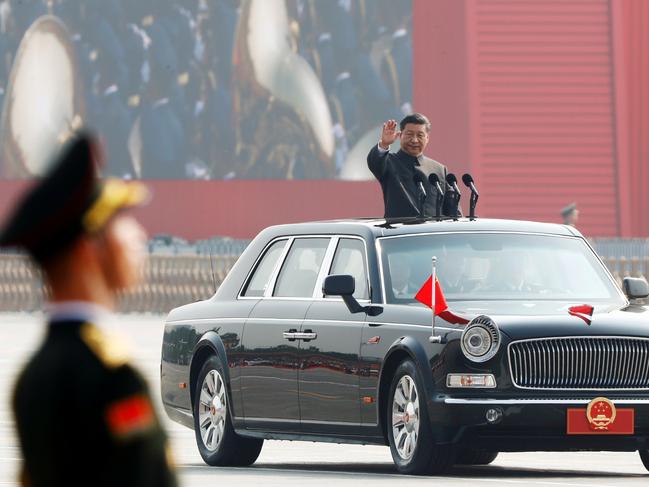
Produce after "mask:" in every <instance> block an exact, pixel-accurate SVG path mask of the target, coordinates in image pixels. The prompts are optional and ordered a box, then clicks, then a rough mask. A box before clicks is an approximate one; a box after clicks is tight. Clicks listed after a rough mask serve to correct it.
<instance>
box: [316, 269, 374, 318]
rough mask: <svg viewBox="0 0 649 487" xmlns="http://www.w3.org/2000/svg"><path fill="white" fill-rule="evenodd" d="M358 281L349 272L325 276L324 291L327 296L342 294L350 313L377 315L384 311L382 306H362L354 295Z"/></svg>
mask: <svg viewBox="0 0 649 487" xmlns="http://www.w3.org/2000/svg"><path fill="white" fill-rule="evenodd" d="M354 291H356V281H355V280H354V277H353V276H349V275H347V274H341V275H334V276H327V277H325V280H324V283H323V284H322V292H323V293H324V294H325V295H326V296H340V297H342V298H343V301H344V302H345V304H346V305H347V309H349V311H350V313H367V314H368V315H370V316H377V315H379V314H381V313H382V312H383V308H382V307H380V306H371V305H370V306H361V305H360V303H359V302H358V301H357V300H356V298H355V297H354Z"/></svg>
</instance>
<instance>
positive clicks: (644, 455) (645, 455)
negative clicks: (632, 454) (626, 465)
mask: <svg viewBox="0 0 649 487" xmlns="http://www.w3.org/2000/svg"><path fill="white" fill-rule="evenodd" d="M638 453H640V460H642V464H643V465H644V468H646V469H647V470H649V450H639V451H638Z"/></svg>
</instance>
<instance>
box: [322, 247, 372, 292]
mask: <svg viewBox="0 0 649 487" xmlns="http://www.w3.org/2000/svg"><path fill="white" fill-rule="evenodd" d="M329 274H330V275H338V274H348V275H350V276H352V277H353V278H354V281H355V282H356V291H355V292H354V297H355V298H356V299H369V297H370V293H369V290H368V289H367V269H366V268H365V245H363V242H362V241H361V240H358V239H355V238H341V239H340V241H339V242H338V248H337V249H336V254H335V255H334V261H333V264H332V265H331V271H330V272H329Z"/></svg>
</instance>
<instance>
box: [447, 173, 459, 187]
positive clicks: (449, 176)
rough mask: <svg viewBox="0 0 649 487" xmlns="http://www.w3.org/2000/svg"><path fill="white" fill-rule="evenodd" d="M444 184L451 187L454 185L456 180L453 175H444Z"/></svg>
mask: <svg viewBox="0 0 649 487" xmlns="http://www.w3.org/2000/svg"><path fill="white" fill-rule="evenodd" d="M446 182H447V183H448V184H450V185H451V186H453V185H454V184H456V183H457V178H456V177H455V174H453V173H452V172H450V173H448V174H447V175H446Z"/></svg>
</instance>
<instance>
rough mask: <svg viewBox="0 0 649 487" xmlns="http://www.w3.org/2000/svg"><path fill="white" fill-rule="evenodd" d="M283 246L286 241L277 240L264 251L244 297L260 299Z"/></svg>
mask: <svg viewBox="0 0 649 487" xmlns="http://www.w3.org/2000/svg"><path fill="white" fill-rule="evenodd" d="M285 245H286V240H278V241H277V242H275V243H273V244H272V245H271V246H270V247H269V248H268V250H266V253H265V254H264V256H263V257H262V258H261V260H260V261H259V263H258V264H257V268H256V269H255V271H254V272H253V274H252V277H251V278H250V280H249V281H248V285H247V286H246V290H245V291H244V292H243V295H244V296H247V297H261V296H263V295H264V292H265V291H266V287H267V286H268V284H269V283H268V281H269V280H270V276H271V274H272V273H273V270H274V269H275V266H276V265H277V261H278V260H279V257H280V256H281V255H282V250H284V246H285Z"/></svg>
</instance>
